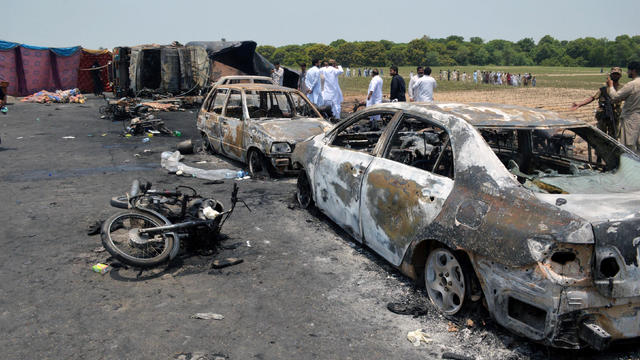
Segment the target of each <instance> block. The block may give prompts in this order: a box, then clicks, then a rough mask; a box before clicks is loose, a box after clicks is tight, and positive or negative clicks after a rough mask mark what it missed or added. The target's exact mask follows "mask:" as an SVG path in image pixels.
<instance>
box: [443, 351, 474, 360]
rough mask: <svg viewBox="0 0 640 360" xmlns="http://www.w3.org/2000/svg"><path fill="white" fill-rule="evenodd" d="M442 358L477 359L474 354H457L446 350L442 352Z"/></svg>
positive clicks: (457, 359)
mask: <svg viewBox="0 0 640 360" xmlns="http://www.w3.org/2000/svg"><path fill="white" fill-rule="evenodd" d="M442 358H443V359H453V360H475V359H476V358H475V357H473V356H466V355H460V354H455V353H452V352H446V353H443V354H442Z"/></svg>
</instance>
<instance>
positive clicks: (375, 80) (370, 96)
mask: <svg viewBox="0 0 640 360" xmlns="http://www.w3.org/2000/svg"><path fill="white" fill-rule="evenodd" d="M371 74H372V75H373V77H372V78H371V81H370V82H369V89H368V90H367V107H369V106H371V105H375V104H379V103H381V102H382V78H381V77H380V75H378V69H373V70H371Z"/></svg>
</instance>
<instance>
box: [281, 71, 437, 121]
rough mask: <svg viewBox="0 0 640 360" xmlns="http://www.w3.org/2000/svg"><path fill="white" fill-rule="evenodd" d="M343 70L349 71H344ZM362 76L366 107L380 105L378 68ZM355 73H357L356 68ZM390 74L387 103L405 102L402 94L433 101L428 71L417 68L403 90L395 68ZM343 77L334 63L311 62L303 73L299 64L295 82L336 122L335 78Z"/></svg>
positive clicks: (432, 83) (338, 112)
mask: <svg viewBox="0 0 640 360" xmlns="http://www.w3.org/2000/svg"><path fill="white" fill-rule="evenodd" d="M277 69H281V68H280V66H279V64H276V70H274V71H272V77H273V79H274V81H275V82H276V83H279V84H282V82H281V81H282V79H281V75H280V74H279V71H278V70H277ZM347 70H349V69H348V68H347ZM364 71H365V74H367V75H366V76H369V77H371V80H370V82H369V87H368V89H367V100H366V102H364V105H366V106H372V105H375V104H379V103H381V102H382V99H383V96H382V84H383V83H384V80H383V79H382V76H381V75H382V69H380V70H378V69H369V68H365V69H364ZM358 73H361V71H360V69H358ZM389 73H390V74H391V90H390V93H389V100H390V101H407V97H406V93H407V92H408V94H409V101H415V102H433V92H434V90H435V88H436V87H437V82H436V80H435V79H434V78H433V77H431V68H430V67H428V66H426V67H422V66H418V67H417V68H416V73H417V75H415V76H412V77H411V79H410V80H409V86H408V87H407V85H406V83H405V81H404V78H403V77H402V76H400V74H399V73H398V67H397V66H391V67H390V68H389ZM342 74H345V76H346V73H345V70H344V69H343V68H342V66H340V65H339V64H337V63H336V61H335V60H333V59H331V60H329V61H322V62H321V61H320V60H319V59H314V60H313V61H312V62H311V68H310V69H308V70H307V68H306V64H300V78H299V80H298V90H300V91H301V92H303V93H304V94H307V97H308V98H309V100H311V102H313V103H314V104H315V105H316V106H318V107H326V106H329V107H330V108H331V113H332V115H333V118H334V119H340V117H341V110H342V109H341V107H342V102H343V100H344V98H343V96H342V90H341V89H340V83H339V82H338V76H340V75H342Z"/></svg>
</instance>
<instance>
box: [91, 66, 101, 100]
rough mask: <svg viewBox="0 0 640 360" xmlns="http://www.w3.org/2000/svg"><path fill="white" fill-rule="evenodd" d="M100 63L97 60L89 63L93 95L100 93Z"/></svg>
mask: <svg viewBox="0 0 640 360" xmlns="http://www.w3.org/2000/svg"><path fill="white" fill-rule="evenodd" d="M100 71H102V69H100V64H98V62H97V61H94V62H93V65H91V78H92V79H93V95H96V96H99V95H102V77H101V76H100Z"/></svg>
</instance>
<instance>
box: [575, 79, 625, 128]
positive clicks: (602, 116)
mask: <svg viewBox="0 0 640 360" xmlns="http://www.w3.org/2000/svg"><path fill="white" fill-rule="evenodd" d="M621 77H622V69H620V68H619V67H612V68H611V72H610V73H609V78H610V79H611V81H612V83H613V87H614V88H615V89H616V90H620V83H619V82H618V81H619V80H620V78H621ZM594 100H598V110H596V120H597V121H598V122H597V126H598V129H600V130H602V131H603V132H605V133H607V135H609V136H611V137H612V138H614V139H619V138H620V113H621V111H622V107H621V103H620V102H619V101H617V102H615V103H614V102H612V101H611V98H609V93H608V91H607V87H606V86H603V87H601V88H600V89H598V91H597V92H596V93H595V94H594V95H593V96H590V97H588V98H586V99H584V100H583V101H581V102H580V103H575V102H574V103H572V104H571V110H574V111H575V110H577V109H578V108H580V107H582V106H585V105H587V104H590V103H591V102H592V101H594ZM607 101H610V102H611V107H612V110H613V114H611V115H612V116H613V119H610V118H609V115H608V114H607V111H606V103H607ZM612 120H613V122H612Z"/></svg>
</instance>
